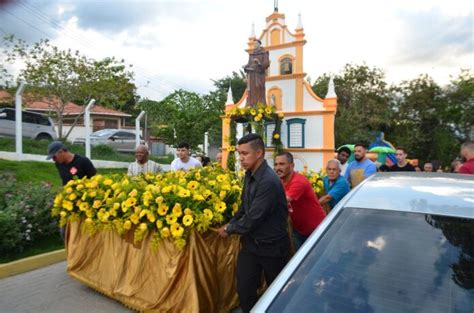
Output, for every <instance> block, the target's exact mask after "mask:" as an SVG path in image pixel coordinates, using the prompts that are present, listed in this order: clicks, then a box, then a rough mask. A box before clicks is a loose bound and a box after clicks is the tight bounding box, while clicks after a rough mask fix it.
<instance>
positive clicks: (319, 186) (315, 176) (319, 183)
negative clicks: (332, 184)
mask: <svg viewBox="0 0 474 313" xmlns="http://www.w3.org/2000/svg"><path fill="white" fill-rule="evenodd" d="M302 174H303V175H304V176H305V177H306V178H307V179H308V180H309V182H310V183H311V186H312V187H313V190H314V193H315V194H316V195H317V196H318V198H321V197H322V196H324V195H325V191H324V183H323V174H322V172H319V173H317V172H315V171H309V172H303V173H302Z"/></svg>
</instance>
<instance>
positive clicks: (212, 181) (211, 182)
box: [207, 180, 216, 186]
mask: <svg viewBox="0 0 474 313" xmlns="http://www.w3.org/2000/svg"><path fill="white" fill-rule="evenodd" d="M207 183H208V184H209V186H215V185H216V181H215V180H210V181H208V182H207Z"/></svg>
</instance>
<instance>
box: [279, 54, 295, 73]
mask: <svg viewBox="0 0 474 313" xmlns="http://www.w3.org/2000/svg"><path fill="white" fill-rule="evenodd" d="M292 73H293V60H291V59H290V58H284V59H283V60H281V62H280V74H281V75H288V74H292Z"/></svg>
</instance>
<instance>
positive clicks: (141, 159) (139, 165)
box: [127, 145, 163, 176]
mask: <svg viewBox="0 0 474 313" xmlns="http://www.w3.org/2000/svg"><path fill="white" fill-rule="evenodd" d="M148 154H149V153H148V148H147V147H146V146H145V145H138V146H137V149H135V159H136V161H135V162H133V163H131V164H130V165H129V166H128V172H127V174H128V176H137V175H140V174H143V173H157V172H162V171H163V169H162V168H161V166H160V165H159V164H158V163H156V162H153V161H151V160H148Z"/></svg>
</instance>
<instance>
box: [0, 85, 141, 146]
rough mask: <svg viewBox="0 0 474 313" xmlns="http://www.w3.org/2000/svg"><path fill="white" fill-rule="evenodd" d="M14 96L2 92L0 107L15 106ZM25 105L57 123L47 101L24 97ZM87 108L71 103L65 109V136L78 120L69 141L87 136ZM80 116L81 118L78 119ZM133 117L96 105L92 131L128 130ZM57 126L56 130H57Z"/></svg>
mask: <svg viewBox="0 0 474 313" xmlns="http://www.w3.org/2000/svg"><path fill="white" fill-rule="evenodd" d="M14 101H15V100H14V96H13V95H11V94H10V93H8V92H7V91H5V90H0V105H4V106H12V105H14ZM23 105H24V109H25V111H31V112H38V113H42V114H45V115H50V116H51V117H52V118H53V121H55V123H57V121H56V119H55V115H56V114H55V112H56V111H55V108H54V107H53V106H51V105H50V104H49V103H48V102H46V101H38V100H32V99H29V98H28V95H25V96H24V99H23ZM84 109H85V106H80V105H77V104H75V103H72V102H69V103H68V104H67V105H66V106H65V107H64V112H63V135H65V134H67V133H68V132H69V130H70V129H71V127H72V125H73V124H74V121H75V120H76V119H77V123H76V126H74V128H73V129H72V131H71V134H70V135H69V137H68V140H70V141H73V140H74V139H76V138H83V137H85V135H86V131H85V127H84V118H83V111H84ZM78 116H79V117H78ZM130 117H132V115H131V114H128V113H124V112H121V111H118V110H114V109H110V108H105V107H103V106H100V105H95V106H94V107H93V108H92V110H91V114H90V119H91V126H92V131H93V132H94V131H97V130H101V129H105V128H116V129H121V128H127V127H126V126H125V120H126V119H127V118H130ZM57 129H58V128H57V125H56V130H57Z"/></svg>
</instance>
